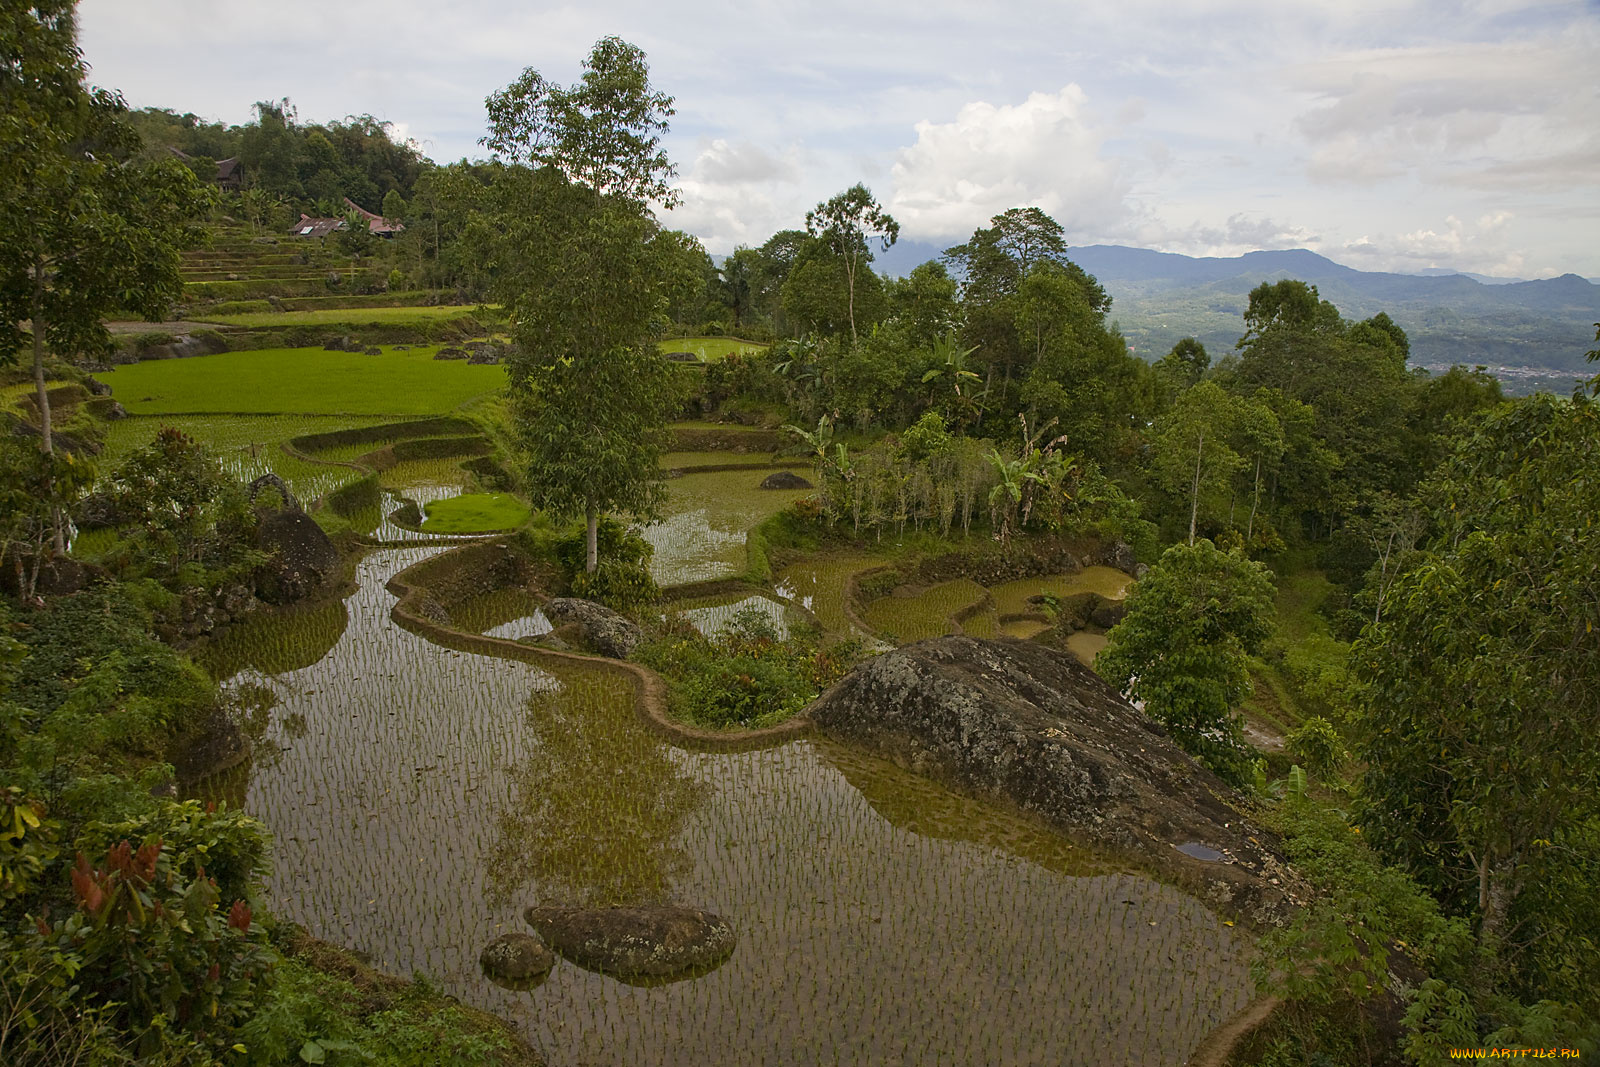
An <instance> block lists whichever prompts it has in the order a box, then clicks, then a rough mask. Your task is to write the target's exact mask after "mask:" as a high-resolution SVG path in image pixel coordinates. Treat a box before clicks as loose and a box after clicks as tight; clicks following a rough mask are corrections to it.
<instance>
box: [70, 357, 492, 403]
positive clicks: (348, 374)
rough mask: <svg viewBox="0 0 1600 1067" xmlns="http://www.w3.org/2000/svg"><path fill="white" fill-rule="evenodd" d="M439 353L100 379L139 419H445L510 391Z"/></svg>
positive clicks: (241, 360)
mask: <svg viewBox="0 0 1600 1067" xmlns="http://www.w3.org/2000/svg"><path fill="white" fill-rule="evenodd" d="M435 351H437V346H432V345H430V346H424V347H419V348H412V349H411V350H410V351H406V352H397V351H395V350H394V349H393V348H392V347H390V348H385V349H384V351H383V354H382V355H381V356H368V355H362V354H360V353H351V352H326V351H323V350H322V349H318V348H267V349H258V350H255V351H248V352H224V353H222V354H220V355H215V356H200V357H197V358H194V359H168V360H152V361H148V362H144V363H134V364H129V365H128V366H124V367H118V368H116V369H115V370H113V371H110V372H108V373H106V374H104V375H102V376H101V378H102V380H104V381H105V382H106V384H108V385H110V386H111V388H112V390H113V393H114V395H115V396H116V398H117V400H119V401H121V403H122V406H123V407H124V408H126V409H127V410H128V411H129V412H130V413H132V414H135V415H168V414H172V415H176V414H205V413H218V414H223V413H227V414H252V415H255V414H260V415H268V414H303V415H438V414H443V413H445V412H448V411H451V410H453V409H455V408H457V407H460V406H461V405H463V404H466V403H467V402H469V401H472V400H475V399H478V398H480V397H483V396H485V395H487V394H489V393H491V392H493V391H495V390H497V389H499V388H500V387H501V386H502V385H504V384H505V371H504V369H502V368H501V367H499V366H496V365H493V364H482V365H477V366H473V365H469V364H467V363H465V362H463V361H459V360H435V359H434V358H433V353H434V352H435Z"/></svg>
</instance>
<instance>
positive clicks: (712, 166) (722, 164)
mask: <svg viewBox="0 0 1600 1067" xmlns="http://www.w3.org/2000/svg"><path fill="white" fill-rule="evenodd" d="M688 173H689V176H690V177H692V178H693V179H694V180H695V181H696V182H699V183H702V184H707V185H748V184H751V183H755V182H764V181H783V182H792V181H795V180H796V179H798V178H799V176H800V169H799V168H798V167H797V166H795V162H794V159H793V157H792V156H790V157H788V158H779V157H777V156H774V155H772V154H771V153H769V152H767V151H766V149H764V148H762V147H761V146H760V145H757V144H752V143H751V142H749V141H738V142H729V141H726V140H723V139H722V138H720V137H719V138H717V139H716V140H713V141H712V142H711V143H710V144H708V145H706V146H705V148H704V149H702V150H701V152H700V154H699V155H698V156H696V157H695V161H694V163H693V164H691V165H690V167H689V172H688Z"/></svg>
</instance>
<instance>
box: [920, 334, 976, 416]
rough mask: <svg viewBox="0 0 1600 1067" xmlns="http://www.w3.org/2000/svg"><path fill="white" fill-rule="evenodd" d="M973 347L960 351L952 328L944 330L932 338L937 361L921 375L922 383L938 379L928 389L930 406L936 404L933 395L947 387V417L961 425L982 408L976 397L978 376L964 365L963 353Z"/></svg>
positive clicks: (971, 349) (966, 354) (934, 356)
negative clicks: (941, 334) (950, 330)
mask: <svg viewBox="0 0 1600 1067" xmlns="http://www.w3.org/2000/svg"><path fill="white" fill-rule="evenodd" d="M977 350H978V348H977V346H976V345H974V346H973V347H971V348H968V349H966V350H965V351H963V350H962V349H960V348H959V347H957V345H956V335H955V334H954V333H953V332H952V333H947V334H945V335H944V336H942V337H940V338H938V339H937V340H935V341H934V342H933V358H934V359H935V360H936V361H937V364H938V365H937V366H935V367H933V369H931V370H929V371H927V372H926V373H924V374H923V376H922V384H923V385H927V384H928V383H929V382H937V383H940V384H939V385H935V387H934V388H933V389H932V390H930V391H929V393H928V404H929V406H930V407H932V406H935V405H937V404H938V401H937V400H936V399H935V398H936V397H937V395H938V394H939V393H941V392H946V391H948V392H949V393H950V394H951V395H952V396H953V400H952V401H951V404H950V407H951V411H950V414H951V420H950V421H952V422H954V423H955V424H956V426H957V428H960V427H963V426H965V425H966V424H967V422H969V421H970V420H971V419H972V418H973V416H975V415H976V414H977V413H978V412H979V411H981V410H982V404H981V402H980V401H979V400H978V398H977V388H978V386H977V383H978V382H980V381H982V379H981V378H980V377H979V376H978V375H977V374H976V373H974V372H973V371H970V370H968V369H967V357H968V356H970V355H972V353H974V352H976V351H977Z"/></svg>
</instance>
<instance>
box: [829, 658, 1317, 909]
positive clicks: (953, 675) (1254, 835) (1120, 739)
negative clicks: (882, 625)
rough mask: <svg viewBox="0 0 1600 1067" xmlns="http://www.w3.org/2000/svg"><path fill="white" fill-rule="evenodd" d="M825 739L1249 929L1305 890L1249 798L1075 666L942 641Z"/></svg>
mask: <svg viewBox="0 0 1600 1067" xmlns="http://www.w3.org/2000/svg"><path fill="white" fill-rule="evenodd" d="M809 715H810V718H811V720H812V721H813V722H814V723H815V724H816V726H817V727H818V729H819V730H820V731H821V732H822V733H823V734H825V735H827V736H828V737H831V738H834V739H836V740H839V741H843V742H846V743H849V744H851V745H854V746H858V747H860V748H863V749H866V750H868V751H870V752H873V753H875V754H877V755H879V756H882V757H885V758H888V759H890V760H891V761H893V762H895V763H897V764H899V765H900V766H902V767H904V768H906V769H908V770H911V771H914V772H916V773H919V774H923V775H927V776H929V777H932V778H936V779H939V780H942V781H944V782H946V783H949V784H951V785H954V786H955V787H957V788H959V789H962V790H964V791H966V792H969V793H972V794H976V795H978V796H980V797H983V798H986V799H990V800H995V801H998V802H1000V803H1002V804H1005V805H1008V806H1013V807H1020V808H1022V809H1024V810H1025V811H1028V812H1030V813H1032V814H1034V815H1036V816H1038V817H1040V818H1042V819H1043V820H1044V821H1045V822H1047V823H1048V824H1050V825H1052V826H1054V827H1055V828H1057V829H1058V830H1060V831H1062V832H1064V833H1066V834H1068V835H1069V836H1074V837H1079V838H1086V839H1088V841H1089V842H1091V843H1092V844H1094V845H1098V846H1100V847H1104V848H1109V849H1111V850H1113V851H1115V852H1118V853H1121V854H1122V855H1124V856H1126V857H1128V858H1130V859H1132V860H1134V861H1135V862H1136V863H1138V864H1139V865H1141V866H1143V867H1145V868H1147V869H1150V870H1152V871H1154V872H1155V873H1157V874H1158V875H1161V876H1163V877H1170V878H1173V879H1174V880H1177V881H1179V882H1182V883H1184V884H1186V885H1187V886H1189V887H1190V888H1191V889H1192V890H1193V891H1195V892H1196V893H1197V894H1198V895H1199V896H1201V897H1202V898H1203V899H1205V900H1206V901H1207V902H1209V903H1210V904H1212V905H1214V906H1217V907H1221V908H1224V909H1226V910H1228V911H1230V912H1233V913H1235V914H1238V915H1239V916H1240V917H1242V918H1244V919H1246V920H1248V921H1250V922H1252V923H1259V924H1265V923H1278V922H1281V921H1283V920H1284V919H1285V918H1286V917H1287V916H1288V914H1289V913H1290V912H1291V911H1292V910H1293V906H1294V905H1295V904H1296V903H1298V898H1299V896H1300V894H1301V892H1302V890H1301V888H1300V886H1299V883H1298V880H1297V879H1296V878H1295V876H1294V875H1293V874H1292V873H1291V872H1290V871H1289V870H1288V869H1287V868H1286V867H1285V864H1284V859H1283V855H1282V852H1281V850H1280V848H1279V847H1278V844H1277V839H1276V838H1275V837H1274V836H1273V835H1272V834H1271V833H1270V832H1268V831H1267V830H1266V829H1265V828H1263V827H1261V826H1259V825H1257V824H1256V823H1255V822H1254V821H1253V820H1252V819H1250V818H1249V817H1248V816H1247V815H1245V814H1244V813H1243V812H1241V811H1240V810H1239V809H1238V808H1237V807H1235V806H1234V804H1235V803H1236V802H1237V801H1238V800H1241V799H1242V798H1241V797H1240V796H1239V794H1237V793H1236V792H1235V791H1234V790H1233V789H1232V788H1231V787H1229V786H1228V785H1227V784H1226V783H1224V782H1223V781H1222V780H1221V779H1219V778H1217V777H1216V776H1215V775H1214V774H1212V773H1211V772H1210V771H1208V770H1206V769H1205V768H1204V767H1202V766H1201V765H1200V764H1199V763H1197V762H1196V761H1195V760H1193V759H1192V758H1190V757H1189V756H1188V755H1187V754H1186V753H1185V752H1184V751H1183V750H1182V749H1180V748H1179V747H1178V746H1177V745H1176V744H1175V743H1174V742H1173V741H1172V740H1171V739H1170V738H1168V737H1167V735H1166V734H1165V733H1164V732H1163V731H1162V729H1161V728H1160V727H1159V726H1158V725H1157V724H1156V723H1154V722H1153V721H1151V720H1150V719H1149V718H1147V717H1146V716H1145V715H1144V714H1143V713H1142V712H1140V711H1138V710H1136V709H1135V708H1134V707H1132V706H1131V705H1130V704H1129V703H1128V702H1127V701H1126V700H1124V699H1123V698H1122V696H1121V695H1120V694H1118V693H1117V691H1116V690H1114V689H1112V688H1111V687H1110V686H1109V685H1107V684H1106V683H1105V682H1104V681H1102V680H1101V679H1100V677H1099V676H1098V675H1096V674H1095V673H1094V672H1093V671H1091V670H1090V669H1089V668H1087V667H1085V666H1083V665H1082V664H1081V663H1079V662H1078V661H1077V660H1076V659H1075V658H1074V657H1072V656H1070V655H1067V654H1065V653H1062V652H1058V651H1056V650H1054V649H1049V648H1045V647H1043V646H1041V645H1038V644H1035V643H1032V642H1019V641H1002V642H995V641H980V640H977V639H975V638H971V637H964V636H950V637H938V638H934V639H932V640H928V641H922V642H918V643H917V644H914V645H908V646H906V647H904V648H900V649H897V650H895V651H893V652H889V653H886V654H884V655H882V656H879V657H877V658H875V659H873V660H870V661H868V662H867V663H865V664H863V665H862V666H861V667H858V668H857V669H856V670H855V671H853V672H852V673H851V674H850V675H848V676H847V677H845V678H844V679H843V680H842V681H840V682H839V683H838V684H837V685H835V686H834V687H833V688H832V689H830V690H829V691H828V692H826V693H824V694H823V695H822V696H821V697H820V698H818V700H817V701H816V702H815V703H813V704H812V706H811V708H810V709H809Z"/></svg>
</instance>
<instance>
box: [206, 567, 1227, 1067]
mask: <svg viewBox="0 0 1600 1067" xmlns="http://www.w3.org/2000/svg"><path fill="white" fill-rule="evenodd" d="M439 550H440V549H438V548H436V547H435V548H392V549H381V550H377V551H374V552H373V553H371V554H369V555H368V556H367V557H366V558H365V559H364V560H363V562H362V563H361V564H360V565H359V567H358V573H357V590H356V592H355V593H353V594H352V595H351V596H350V597H349V598H348V599H347V600H346V601H344V602H343V603H340V604H337V605H332V606H324V607H321V608H318V609H315V610H313V611H311V612H307V613H305V614H304V615H303V616H290V617H287V618H278V619H271V620H263V621H262V622H260V623H258V624H255V625H253V626H250V627H242V628H238V629H236V630H234V631H233V632H232V633H230V634H228V635H226V636H225V637H224V638H223V639H221V640H219V641H218V642H216V643H215V644H214V645H213V646H212V648H211V650H210V652H209V656H210V657H211V663H212V665H213V667H214V669H215V670H216V671H217V672H218V673H219V674H220V675H224V676H231V677H230V681H229V682H228V688H229V689H231V690H232V691H233V692H235V693H236V694H238V697H239V699H240V702H241V704H242V705H244V706H245V707H247V708H249V709H251V717H250V722H251V723H252V725H253V728H255V729H256V730H257V731H259V733H260V739H259V741H258V744H257V755H256V758H255V759H254V761H253V765H251V766H248V767H246V768H242V769H240V770H239V771H238V772H235V773H234V774H232V775H231V776H230V777H228V778H226V779H224V780H219V781H218V782H217V783H215V789H216V790H217V791H218V792H220V793H221V794H223V795H226V796H229V797H231V798H232V799H234V800H235V801H237V802H241V803H243V804H244V806H245V807H246V808H247V809H248V810H250V811H251V812H253V813H254V814H256V815H258V816H259V817H261V818H262V819H263V820H265V822H266V823H267V825H268V826H269V827H270V829H271V830H272V832H273V835H274V839H275V846H274V869H275V874H274V875H273V876H272V878H271V880H270V882H269V887H270V892H271V894H272V898H273V906H274V909H275V911H276V912H277V913H278V914H279V915H281V916H283V917H284V918H286V919H290V920H293V921H296V922H300V923H303V924H304V925H305V926H307V927H308V928H309V929H310V930H311V931H312V933H314V934H316V935H318V936H321V937H325V938H329V939H331V940H334V941H337V942H339V943H341V944H345V945H349V946H351V947H353V948H356V949H358V950H360V951H363V952H366V953H369V954H370V955H371V956H372V958H373V960H374V963H375V964H376V965H377V966H379V967H381V968H382V969H383V970H386V971H388V972H390V973H394V974H401V975H405V974H410V973H412V972H414V971H421V972H423V973H426V974H427V975H429V976H430V978H431V979H432V980H434V981H435V982H436V983H437V984H438V985H439V986H440V987H442V988H443V989H445V990H446V991H448V992H450V993H452V994H454V995H455V996H458V997H460V998H461V999H462V1000H464V1001H466V1002H468V1003H471V1004H474V1005H476V1006H479V1007H482V1008H485V1009H487V1010H489V1011H493V1012H495V1013H496V1014H499V1015H501V1016H502V1017H504V1018H507V1019H509V1020H511V1021H512V1022H514V1023H515V1024H516V1025H517V1026H518V1027H519V1028H520V1029H521V1031H522V1032H523V1033H524V1034H525V1035H527V1037H528V1039H529V1040H530V1041H531V1042H533V1043H534V1044H535V1045H536V1046H538V1047H539V1048H540V1049H541V1050H542V1051H543V1053H544V1054H545V1056H546V1057H547V1058H548V1059H549V1061H550V1063H552V1064H554V1065H588V1064H619V1063H626V1064H640V1065H645V1064H680V1063H700V1064H706V1065H713V1064H762V1063H767V1064H834V1063H839V1064H852V1063H868V1062H870V1063H884V1064H895V1063H904V1064H937V1063H947V1064H973V1063H984V1064H1034V1063H1051V1064H1091V1063H1093V1064H1098V1063H1142V1064H1178V1063H1181V1062H1182V1060H1183V1059H1184V1057H1185V1056H1186V1055H1187V1053H1188V1052H1189V1051H1190V1050H1192V1049H1193V1047H1194V1046H1195V1045H1196V1044H1197V1043H1198V1042H1199V1040H1200V1039H1201V1037H1202V1036H1203V1034H1204V1033H1205V1032H1206V1031H1207V1030H1208V1029H1209V1028H1210V1027H1212V1026H1215V1025H1216V1024H1217V1023H1219V1022H1220V1021H1221V1020H1222V1019H1223V1018H1225V1017H1226V1016H1227V1015H1228V1014H1230V1013H1231V1012H1232V1011H1234V1010H1236V1009H1237V1008H1238V1007H1240V1006H1241V1005H1242V1004H1243V1003H1244V1002H1245V1000H1246V999H1247V998H1248V995H1249V992H1250V984H1249V979H1248V975H1247V965H1248V959H1249V952H1250V947H1249V939H1248V938H1247V937H1246V936H1244V935H1242V934H1241V933H1240V932H1239V931H1237V930H1236V929H1234V928H1231V927H1228V926H1225V925H1223V923H1222V922H1221V921H1220V920H1219V918H1218V917H1217V916H1215V915H1214V914H1213V913H1211V912H1209V911H1207V910H1206V909H1205V908H1204V907H1202V906H1200V905H1199V904H1198V903H1196V902H1195V901H1193V900H1192V899H1190V898H1189V897H1187V896H1185V895H1184V894H1182V893H1180V892H1178V891H1177V890H1175V889H1172V888H1170V887H1168V886H1165V885H1162V884H1160V883H1158V882H1155V881H1153V880H1151V879H1149V878H1146V877H1144V876H1142V875H1139V874H1136V873H1132V872H1129V871H1127V870H1123V869H1119V868H1118V867H1116V866H1114V865H1112V864H1109V863H1107V862H1105V861H1103V860H1100V859H1098V858H1096V857H1094V856H1092V855H1090V854H1088V853H1086V852H1083V851H1081V850H1079V849H1076V848H1074V847H1072V846H1070V845H1068V844H1067V843H1065V842H1064V841H1062V840H1061V839H1059V838H1058V837H1056V836H1055V835H1053V834H1050V833H1048V832H1045V831H1042V830H1040V829H1038V828H1036V827H1035V826H1034V825H1032V824H1031V823H1028V822H1026V821H1024V820H1022V819H1020V818H1017V817H1014V816H1011V815H1009V814H1007V813H1005V812H1003V811H999V810H997V809H994V808H990V807H988V806H986V805H983V804H980V803H978V802H975V801H972V800H968V799H965V798H962V797H959V796H956V795H954V794H951V793H949V792H947V791H945V790H943V789H941V788H939V787H938V786H936V785H933V784H931V783H929V782H927V781H924V780H921V779H918V778H916V777H914V776H911V775H909V774H906V773H905V772H903V771H900V770H899V769H898V768H895V767H893V766H892V765H889V764H885V763H882V762H879V761H877V760H873V759H870V758H867V757H864V756H861V755H858V754H855V753H853V752H851V751H850V750H847V749H844V748H841V747H838V746H835V745H832V744H829V743H824V742H821V741H805V740H803V741H794V742H789V743H787V744H784V745H782V746H779V747H775V748H771V749H767V750H763V751H755V752H747V753H740V754H700V753H691V752H688V751H684V750H681V749H679V748H676V747H674V746H673V745H672V744H670V743H669V742H668V741H666V740H665V739H663V738H662V737H661V736H660V735H659V734H657V733H655V732H654V731H652V730H650V729H648V728H647V727H646V726H645V725H644V723H643V720H642V719H641V717H640V716H639V715H638V713H637V711H636V710H635V708H634V706H633V698H632V693H631V688H630V687H629V686H627V685H626V684H624V683H622V682H620V681H619V680H617V679H615V678H613V677H611V676H609V675H605V674H601V673H599V672H596V671H594V670H592V669H591V668H587V667H584V666H582V665H574V664H562V665H559V666H554V665H553V666H551V667H550V668H549V669H540V668H538V667H533V666H530V665H527V664H523V663H517V662H511V661H506V660H500V659H497V658H493V657H487V656H479V655H472V654H468V653H462V652H455V651H451V650H447V649H444V648H441V647H439V646H437V645H434V644H432V643H430V642H428V641H427V640H425V639H423V638H421V637H419V636H417V635H414V634H411V633H409V632H407V631H405V630H403V629H401V628H399V627H398V626H396V625H395V624H394V623H393V622H392V620H391V619H390V617H389V608H390V606H391V605H392V603H393V598H392V596H391V595H390V594H389V593H388V592H386V591H385V589H384V583H385V581H387V579H388V578H389V577H391V576H392V575H393V574H395V573H397V572H398V571H399V570H400V569H402V568H403V567H405V566H408V565H410V564H411V563H414V562H416V561H418V560H421V559H423V558H425V557H426V556H427V555H429V554H431V553H433V552H436V551H439ZM817 578H818V581H819V582H824V581H826V580H829V579H828V577H827V575H825V574H819V575H818V576H817ZM797 580H798V579H797ZM497 596H498V594H497ZM533 607H534V605H533V604H532V603H531V601H530V600H528V599H523V600H520V601H519V600H518V599H517V598H516V597H515V596H502V597H501V598H500V599H499V600H497V601H491V600H490V599H488V598H482V599H480V600H479V601H475V602H473V603H471V604H470V605H463V607H462V608H461V609H459V610H458V612H457V617H456V621H457V622H458V624H459V625H462V626H463V627H468V626H470V627H471V628H474V629H477V628H480V627H481V628H484V629H488V630H490V631H491V632H492V631H493V630H494V629H495V628H496V627H504V626H508V625H510V624H513V623H515V622H517V621H518V620H523V621H526V620H528V619H529V618H531V613H530V609H531V608H533ZM813 610H816V609H815V608H814V609H813ZM647 901H670V902H674V903H683V904H688V905H691V906H694V907H699V908H705V909H708V910H711V911H714V912H716V913H718V914H721V915H723V916H725V917H727V918H728V919H729V920H730V921H731V922H732V923H733V925H734V927H735V928H736V930H737V931H738V935H739V944H738V948H737V949H736V950H735V952H734V954H733V956H732V958H731V959H730V960H729V961H728V962H727V963H726V964H725V965H723V966H722V967H721V968H719V969H717V970H715V971H713V972H712V973H710V974H708V975H705V976H703V977H700V978H697V979H694V980H691V981H684V982H678V983H674V984H670V985H665V986H660V987H656V988H637V987H634V986H629V985H624V984H622V983H619V982H617V981H614V980H612V979H609V978H605V977H602V976H600V975H598V974H593V973H590V972H588V971H585V970H582V969H580V968H578V967H576V966H573V965H572V964H570V963H565V962H563V963H558V964H557V966H556V968H555V970H554V971H553V972H552V973H551V975H550V977H549V978H548V979H547V980H546V981H545V982H544V983H543V984H542V985H540V986H539V987H537V988H535V989H533V990H531V991H526V992H512V991H509V990H506V989H502V988H500V987H498V986H496V985H494V984H492V983H491V982H489V981H488V980H487V979H485V978H484V977H483V976H482V974H481V972H480V971H479V969H478V965H477V954H478V951H479V949H480V948H481V947H482V945H483V944H484V943H485V942H487V941H488V940H490V939H491V938H493V937H494V936H496V935H497V934H499V933H503V932H506V931H509V930H521V929H523V928H524V926H523V923H522V921H521V918H520V913H521V911H522V909H523V908H525V907H527V906H529V905H532V904H537V903H588V904H622V903H642V902H647Z"/></svg>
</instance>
